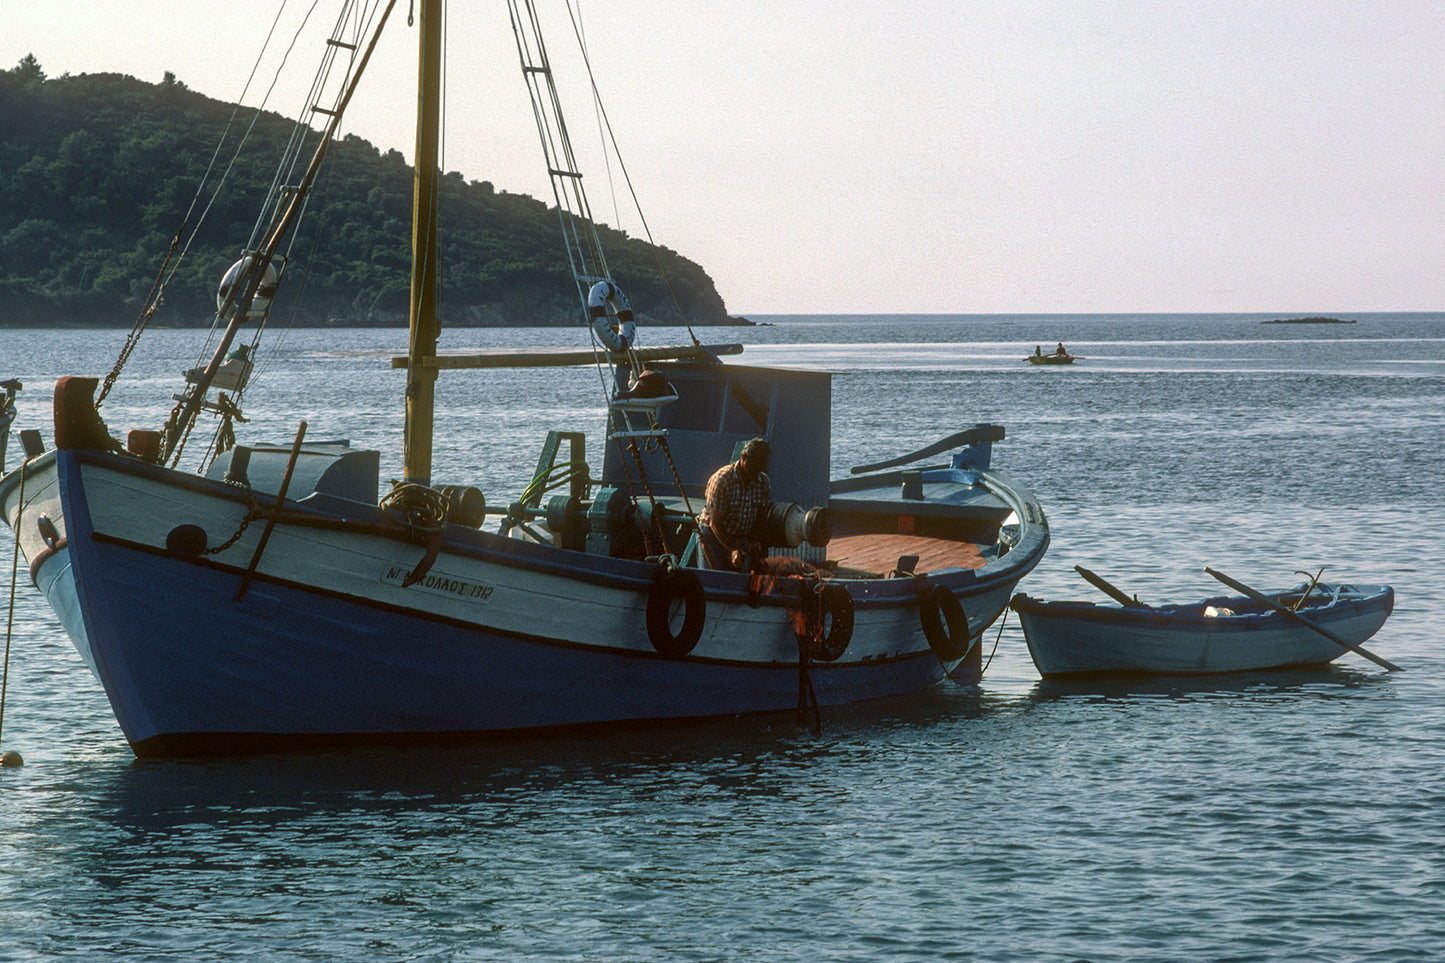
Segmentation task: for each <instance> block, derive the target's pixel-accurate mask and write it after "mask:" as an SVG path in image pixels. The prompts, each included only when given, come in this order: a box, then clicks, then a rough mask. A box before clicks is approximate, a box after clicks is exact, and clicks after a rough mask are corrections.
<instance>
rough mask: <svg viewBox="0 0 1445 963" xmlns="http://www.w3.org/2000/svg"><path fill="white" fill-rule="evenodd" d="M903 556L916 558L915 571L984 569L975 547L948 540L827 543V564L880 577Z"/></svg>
mask: <svg viewBox="0 0 1445 963" xmlns="http://www.w3.org/2000/svg"><path fill="white" fill-rule="evenodd" d="M904 555H917V556H918V566H917V571H919V572H929V571H933V570H935V569H940V568H955V567H956V568H983V566H984V564H985V559H984V557H983V556H982V555H980V554H979V550H978V546H977V545H975V544H973V543H972V542H960V541H955V540H952V539H947V538H928V537H927V536H923V535H908V534H898V533H864V534H857V535H841V536H837V537H835V538H834V539H833V540H832V541H831V542H829V543H828V560H829V561H836V562H837V563H838V565H839V566H840V567H842V568H847V569H854V570H857V571H863V572H877V573H878V574H883V573H886V572H889V571H892V570H893V569H894V568H895V567H897V565H898V559H899V558H900V557H901V556H904Z"/></svg>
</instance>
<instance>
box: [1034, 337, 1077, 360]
mask: <svg viewBox="0 0 1445 963" xmlns="http://www.w3.org/2000/svg"><path fill="white" fill-rule="evenodd" d="M1024 360H1025V361H1027V362H1028V363H1029V364H1073V363H1074V362H1075V361H1080V360H1083V359H1082V356H1081V355H1077V354H1069V352H1068V350H1067V349H1065V348H1064V343H1063V342H1062V341H1060V342H1059V346H1058V347H1057V348H1055V349H1054V350H1053V351H1052V352H1050V353H1049V354H1044V350H1043V348H1041V347H1040V346H1039V345H1034V353H1033V354H1031V355H1029V356H1028V357H1027V358H1025V359H1024Z"/></svg>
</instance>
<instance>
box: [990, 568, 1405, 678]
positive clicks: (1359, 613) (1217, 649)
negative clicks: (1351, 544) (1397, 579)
mask: <svg viewBox="0 0 1445 963" xmlns="http://www.w3.org/2000/svg"><path fill="white" fill-rule="evenodd" d="M1316 591H1318V592H1320V593H1321V594H1322V595H1330V594H1333V595H1334V596H1336V600H1335V601H1333V602H1331V603H1330V604H1324V605H1307V606H1306V607H1304V608H1303V609H1301V611H1300V614H1301V615H1304V616H1305V617H1307V618H1308V619H1309V620H1310V621H1311V622H1313V623H1314V624H1316V625H1318V626H1320V627H1321V628H1324V629H1326V630H1327V631H1329V632H1330V633H1332V634H1334V635H1336V636H1339V637H1340V638H1343V639H1344V640H1346V641H1348V642H1350V643H1351V644H1353V645H1359V644H1361V643H1363V642H1364V641H1365V640H1367V639H1369V638H1370V637H1371V636H1373V635H1374V634H1375V633H1376V632H1378V631H1379V630H1380V627H1381V626H1382V625H1384V623H1385V620H1386V619H1387V618H1389V615H1390V612H1391V611H1392V609H1393V608H1394V599H1395V594H1394V590H1393V589H1391V588H1390V587H1389V586H1327V585H1320V586H1319V587H1318V589H1317V590H1316ZM1277 594H1279V593H1277ZM1012 607H1013V609H1014V610H1015V611H1017V612H1018V614H1019V620H1020V622H1021V623H1022V624H1023V629H1024V638H1025V640H1026V641H1027V643H1028V647H1029V654H1030V655H1031V656H1032V657H1033V661H1034V665H1035V666H1036V667H1037V668H1038V670H1039V674H1040V675H1042V676H1044V677H1045V678H1054V677H1060V676H1090V675H1093V676H1101V675H1118V674H1129V673H1137V674H1159V675H1207V674H1214V673H1226V672H1249V671H1255V670H1261V669H1277V668H1285V667H1289V666H1303V665H1317V664H1322V663H1327V662H1331V661H1333V660H1334V659H1337V658H1339V657H1340V656H1341V655H1344V654H1345V653H1346V651H1347V650H1346V649H1345V648H1344V647H1343V646H1340V645H1339V644H1337V643H1335V642H1332V641H1330V640H1329V639H1327V638H1325V637H1324V636H1323V635H1321V634H1319V633H1318V632H1315V631H1314V630H1312V629H1310V628H1309V627H1307V626H1304V625H1302V624H1300V623H1299V622H1298V621H1296V620H1294V619H1290V618H1288V617H1287V616H1283V615H1279V614H1277V613H1273V612H1266V611H1258V610H1257V609H1258V608H1259V607H1258V606H1255V608H1256V611H1253V612H1250V611H1249V609H1250V607H1251V602H1250V600H1248V599H1245V598H1218V599H1210V600H1208V601H1206V602H1201V603H1197V604H1193V605H1171V606H1161V607H1159V608H1154V609H1143V608H1121V607H1117V606H1096V605H1093V604H1090V603H1087V602H1042V601H1039V600H1036V599H1031V598H1029V597H1028V596H1026V595H1020V596H1018V597H1016V598H1015V599H1014V601H1013V603H1012ZM1206 607H1209V608H1212V609H1213V610H1215V611H1216V612H1217V611H1220V610H1230V611H1233V612H1237V613H1241V614H1235V615H1227V614H1220V615H1206V614H1205V609H1206Z"/></svg>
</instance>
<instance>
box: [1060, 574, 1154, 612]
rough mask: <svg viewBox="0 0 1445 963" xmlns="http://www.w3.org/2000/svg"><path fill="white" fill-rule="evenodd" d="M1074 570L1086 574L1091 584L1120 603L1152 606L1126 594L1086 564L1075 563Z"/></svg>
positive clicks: (1136, 606)
mask: <svg viewBox="0 0 1445 963" xmlns="http://www.w3.org/2000/svg"><path fill="white" fill-rule="evenodd" d="M1074 571H1076V572H1078V573H1079V574H1080V575H1082V576H1084V578H1085V579H1087V580H1088V582H1089V584H1091V585H1093V586H1094V588H1096V589H1098V590H1099V591H1100V592H1103V593H1104V594H1105V595H1107V596H1109V598H1111V599H1113V600H1114V601H1115V602H1118V603H1119V604H1120V605H1127V606H1129V607H1131V608H1136V609H1147V608H1150V606H1148V605H1145V604H1144V603H1143V602H1141V601H1139V599H1138V598H1137V597H1135V598H1130V597H1129V596H1127V595H1125V594H1124V593H1123V592H1122V591H1121V590H1119V589H1117V588H1115V587H1114V586H1112V585H1110V584H1109V583H1108V582H1106V581H1104V579H1103V578H1101V577H1100V576H1098V575H1095V574H1094V573H1093V572H1091V571H1089V570H1088V569H1086V568H1084V566H1082V565H1075V566H1074Z"/></svg>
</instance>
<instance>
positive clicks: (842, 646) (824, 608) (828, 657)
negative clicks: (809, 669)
mask: <svg viewBox="0 0 1445 963" xmlns="http://www.w3.org/2000/svg"><path fill="white" fill-rule="evenodd" d="M805 591H813V592H816V593H817V595H818V600H817V605H818V606H819V608H818V609H817V614H816V615H813V614H811V613H810V614H809V617H807V618H805V619H803V624H804V625H805V626H807V627H808V629H809V635H808V636H807V637H806V638H803V637H801V636H799V638H798V642H799V644H800V645H806V646H808V655H809V656H810V657H811V658H814V659H817V660H818V661H819V662H836V661H837V660H838V659H839V658H841V657H842V655H843V653H844V652H846V651H847V650H848V643H849V642H851V641H852V640H853V596H852V594H851V593H849V591H848V590H847V589H846V588H844V587H843V586H842V585H839V584H837V583H836V582H823V583H822V584H820V585H818V586H817V587H816V588H814V589H810V590H805ZM809 602H811V600H809ZM809 602H805V603H804V604H809ZM819 618H824V619H826V620H827V621H826V623H825V624H827V626H828V632H827V634H826V635H824V636H823V637H822V638H821V639H818V640H817V641H816V643H815V642H814V634H813V632H814V631H815V628H816V625H817V620H818V619H819ZM794 635H798V633H797V631H796V627H795V630H794Z"/></svg>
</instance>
